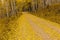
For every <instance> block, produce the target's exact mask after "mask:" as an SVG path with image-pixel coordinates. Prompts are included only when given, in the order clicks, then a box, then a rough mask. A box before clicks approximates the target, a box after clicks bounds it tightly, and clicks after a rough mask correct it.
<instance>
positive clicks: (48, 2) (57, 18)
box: [0, 0, 60, 23]
mask: <svg viewBox="0 0 60 40" xmlns="http://www.w3.org/2000/svg"><path fill="white" fill-rule="evenodd" d="M27 11H28V12H30V13H31V14H33V15H36V16H38V17H42V18H45V19H47V20H50V21H53V22H56V23H60V0H0V18H1V19H3V18H4V19H5V20H6V17H7V19H8V18H9V17H12V18H13V17H14V16H20V15H21V14H22V13H21V12H27ZM9 19H10V18H9Z"/></svg>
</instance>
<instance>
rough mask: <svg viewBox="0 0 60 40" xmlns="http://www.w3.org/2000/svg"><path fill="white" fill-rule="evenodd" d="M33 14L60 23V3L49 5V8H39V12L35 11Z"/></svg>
mask: <svg viewBox="0 0 60 40" xmlns="http://www.w3.org/2000/svg"><path fill="white" fill-rule="evenodd" d="M33 15H36V16H38V17H42V18H44V19H47V20H50V21H53V22H56V23H59V24H60V5H52V6H49V7H47V8H44V9H41V10H39V11H38V12H37V13H33Z"/></svg>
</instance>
